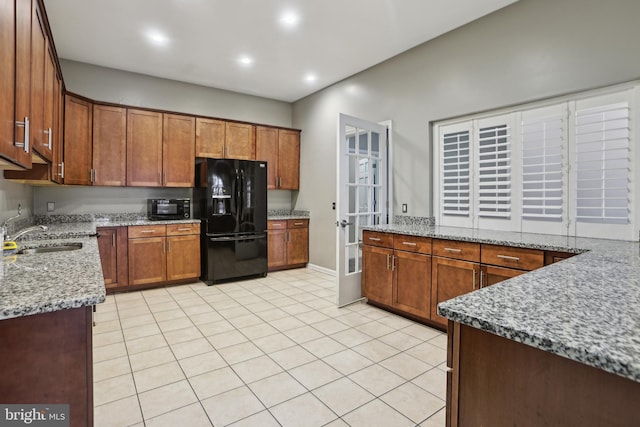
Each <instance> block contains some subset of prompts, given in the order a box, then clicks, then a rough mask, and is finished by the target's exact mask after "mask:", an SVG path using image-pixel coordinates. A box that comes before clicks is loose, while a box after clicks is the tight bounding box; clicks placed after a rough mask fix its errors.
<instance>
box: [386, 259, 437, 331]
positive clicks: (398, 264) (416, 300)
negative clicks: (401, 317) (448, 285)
mask: <svg viewBox="0 0 640 427" xmlns="http://www.w3.org/2000/svg"><path fill="white" fill-rule="evenodd" d="M394 257H395V258H394V269H393V306H394V307H396V308H398V309H400V310H403V311H406V312H408V313H411V314H415V315H416V316H420V317H424V318H425V319H429V318H430V314H431V256H430V255H424V254H418V253H411V252H405V251H395V252H394Z"/></svg>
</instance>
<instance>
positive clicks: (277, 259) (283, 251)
mask: <svg viewBox="0 0 640 427" xmlns="http://www.w3.org/2000/svg"><path fill="white" fill-rule="evenodd" d="M267 240H268V241H267V244H268V248H269V249H268V255H267V260H268V261H267V267H268V268H270V269H271V268H276V267H282V266H285V265H287V230H286V229H285V228H283V229H282V230H276V229H271V226H270V227H269V234H268V239H267Z"/></svg>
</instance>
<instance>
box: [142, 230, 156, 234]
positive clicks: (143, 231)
mask: <svg viewBox="0 0 640 427" xmlns="http://www.w3.org/2000/svg"><path fill="white" fill-rule="evenodd" d="M140 232H141V233H155V232H156V230H140Z"/></svg>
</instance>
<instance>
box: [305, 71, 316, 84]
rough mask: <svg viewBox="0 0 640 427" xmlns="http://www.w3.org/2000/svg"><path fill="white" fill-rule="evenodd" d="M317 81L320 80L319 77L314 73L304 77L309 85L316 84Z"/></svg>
mask: <svg viewBox="0 0 640 427" xmlns="http://www.w3.org/2000/svg"><path fill="white" fill-rule="evenodd" d="M316 80H318V76H316V75H315V74H313V73H308V74H307V75H306V76H304V81H305V82H307V83H314V82H315V81H316Z"/></svg>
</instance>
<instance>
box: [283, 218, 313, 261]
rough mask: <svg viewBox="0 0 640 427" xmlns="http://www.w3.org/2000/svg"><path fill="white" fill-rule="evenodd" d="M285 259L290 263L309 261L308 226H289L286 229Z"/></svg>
mask: <svg viewBox="0 0 640 427" xmlns="http://www.w3.org/2000/svg"><path fill="white" fill-rule="evenodd" d="M287 233H288V234H289V236H288V242H287V261H288V263H289V264H291V265H296V264H306V263H308V262H309V228H308V226H307V227H304V228H289V229H288V230H287Z"/></svg>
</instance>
